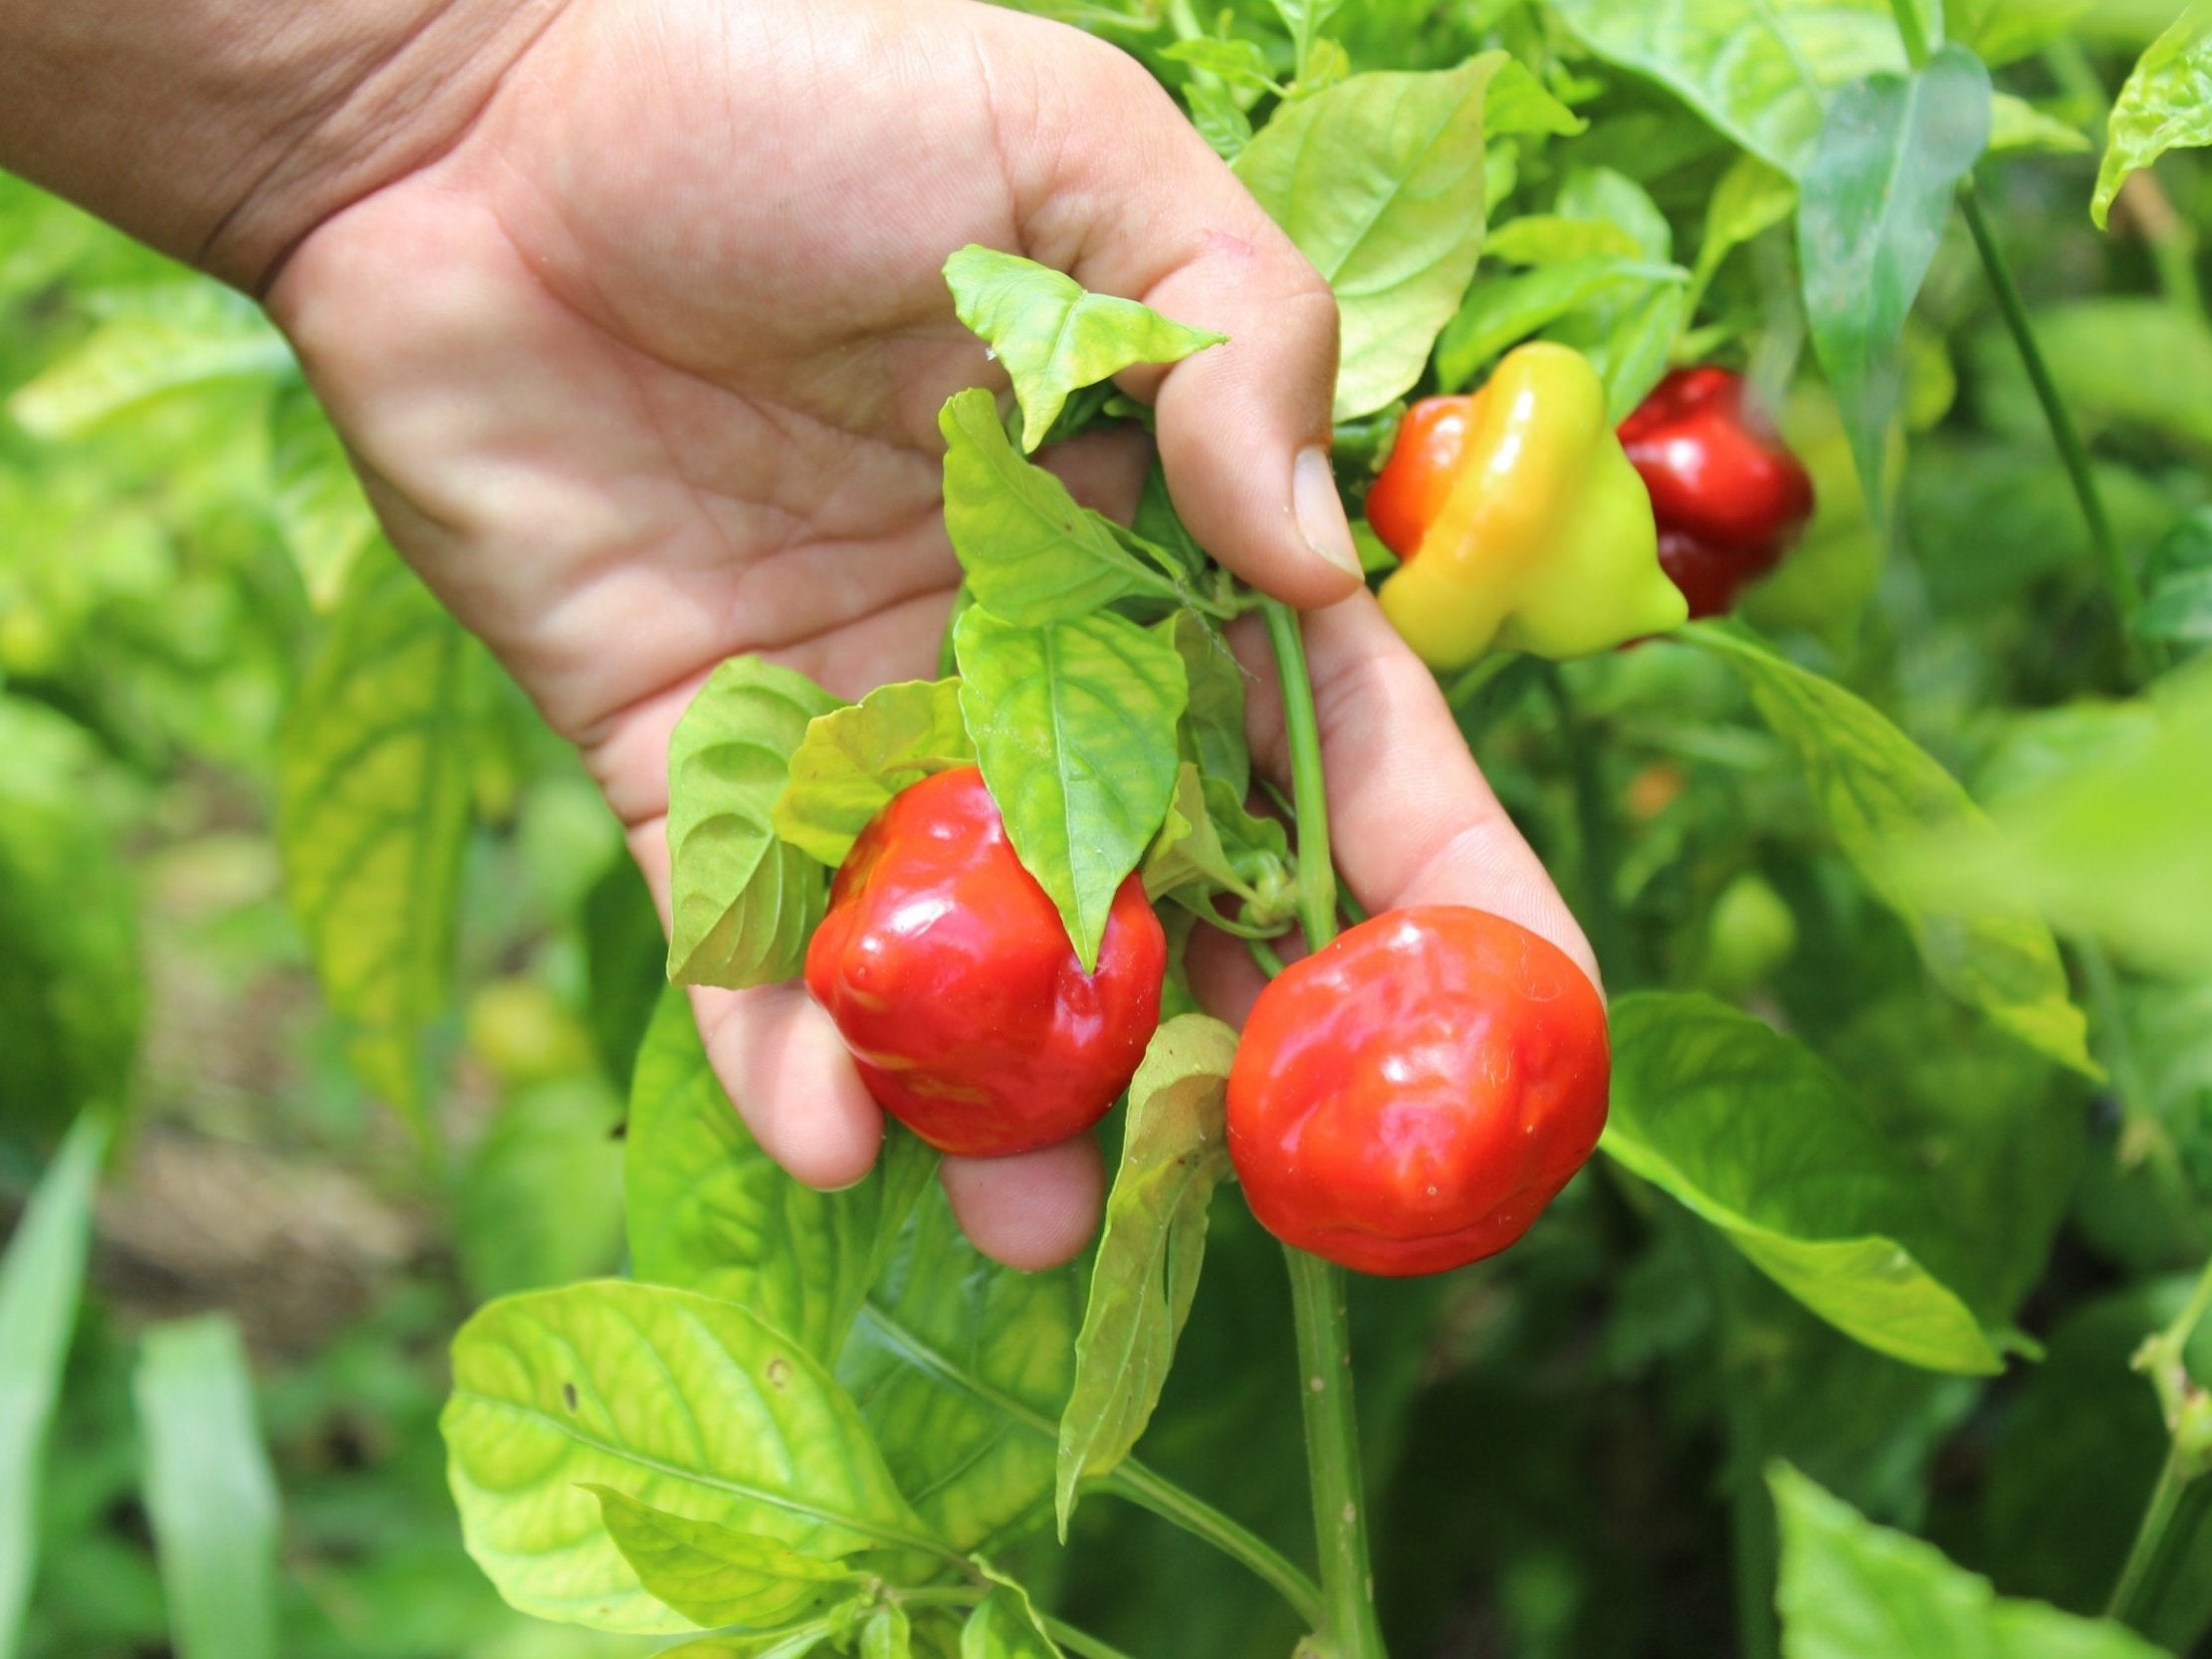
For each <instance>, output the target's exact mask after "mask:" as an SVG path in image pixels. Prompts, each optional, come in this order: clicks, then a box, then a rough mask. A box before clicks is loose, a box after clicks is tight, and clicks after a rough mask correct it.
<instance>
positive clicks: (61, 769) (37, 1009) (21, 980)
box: [0, 693, 145, 1145]
mask: <svg viewBox="0 0 2212 1659" xmlns="http://www.w3.org/2000/svg"><path fill="white" fill-rule="evenodd" d="M0 754H4V755H6V756H7V760H6V763H5V764H0V1054H4V1055H5V1056H6V1057H7V1058H6V1061H5V1063H4V1064H0V1124H4V1125H6V1126H8V1128H9V1129H11V1130H12V1131H14V1132H15V1133H16V1134H18V1135H25V1136H29V1137H30V1138H32V1139H33V1140H35V1141H38V1142H39V1143H41V1144H42V1145H44V1144H49V1143H51V1141H53V1139H54V1138H56V1137H58V1136H59V1135H60V1134H61V1132H62V1130H63V1129H64V1127H65V1126H67V1125H68V1124H69V1122H70V1121H71V1119H72V1118H73V1117H74V1116H75V1115H77V1114H78V1113H79V1112H80V1111H82V1110H83V1109H84V1108H86V1107H87V1106H91V1105H94V1104H96V1103H98V1104H102V1105H105V1106H107V1107H110V1108H120V1107H122V1106H123V1105H124V1104H125V1101H126V1098H127V1096H128V1094H129V1089H130V1077H131V1071H132V1068H133V1064H134V1062H135V1059H136V1056H137V1050H138V1030H139V1023H140V1019H141V1016H142V1014H143V1011H144V1005H145V976H144V974H143V972H142V971H141V969H140V966H139V961H138V894H137V888H136V884H135V883H134V882H133V881H132V879H131V873H130V871H129V869H128V868H127V867H126V866H125V864H124V862H123V856H122V850H121V848H120V847H119V846H118V845H117V839H116V828H117V826H116V825H115V823H113V822H112V821H111V819H112V814H111V813H110V812H109V811H107V810H105V809H104V808H103V807H102V805H101V804H100V795H101V792H102V785H103V783H104V782H105V781H106V780H107V778H108V776H109V770H110V769H109V764H108V762H107V761H106V760H105V759H104V757H103V756H102V755H101V753H100V752H99V748H98V746H97V745H96V743H95V742H94V741H93V739H92V737H91V736H90V734H89V733H88V732H87V731H86V730H85V729H84V727H82V726H78V725H77V724H76V723H75V722H73V721H71V720H69V719H67V718H66V717H64V716H62V715H60V714H57V713H56V712H55V711H53V710H52V709H49V708H47V707H45V706H44V705H43V704H36V703H32V702H29V701H27V700H24V699H19V698H12V697H8V696H6V695H5V694H4V693H0Z"/></svg>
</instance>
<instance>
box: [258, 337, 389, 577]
mask: <svg viewBox="0 0 2212 1659" xmlns="http://www.w3.org/2000/svg"><path fill="white" fill-rule="evenodd" d="M269 475H270V476H269V485H270V495H269V510H270V513H271V514H272V515H273V516H274V517H275V518H276V520H277V527H278V528H279V529H280V530H281V531H282V532H283V534H284V542H285V547H286V549H287V550H288V551H289V552H290V553H291V554H292V562H293V563H294V564H295V565H296V566H298V567H299V571H300V580H301V582H302V583H303V584H304V585H305V586H306V588H307V590H308V601H309V603H310V604H312V605H314V607H315V608H316V609H317V610H319V611H328V610H331V609H332V608H333V607H334V606H335V605H336V604H337V602H338V598H339V596H340V595H341V594H342V593H343V592H344V591H345V578H346V575H347V573H348V572H349V571H351V569H352V568H353V561H354V560H355V559H357V558H359V557H360V556H361V555H362V554H363V553H364V552H366V551H367V549H368V548H369V547H370V546H371V545H373V544H374V542H375V540H376V518H375V515H374V514H372V513H370V512H369V509H368V499H367V497H365V496H363V495H362V494H361V485H360V480H359V479H357V478H355V477H354V476H353V469H352V467H351V465H350V464H349V463H348V462H347V461H346V459H345V447H344V445H342V444H340V443H339V442H338V438H337V434H336V433H335V432H334V431H332V428H331V423H330V421H329V420H328V419H326V418H325V416H324V414H323V406H322V405H321V404H319V403H318V402H316V400H315V394H314V393H313V392H311V391H309V390H308V388H307V383H306V382H305V381H298V380H296V381H293V382H292V383H290V384H288V385H286V386H284V387H283V388H282V389H281V390H279V391H278V393H277V395H276V397H275V398H274V399H272V400H271V402H270V406H269Z"/></svg>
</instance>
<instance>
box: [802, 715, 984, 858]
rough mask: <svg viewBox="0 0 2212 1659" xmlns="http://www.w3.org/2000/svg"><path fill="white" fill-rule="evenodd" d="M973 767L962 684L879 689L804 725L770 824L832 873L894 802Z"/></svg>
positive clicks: (974, 749) (974, 747)
mask: <svg viewBox="0 0 2212 1659" xmlns="http://www.w3.org/2000/svg"><path fill="white" fill-rule="evenodd" d="M975 763H976V745H975V744H974V743H972V742H970V741H969V740H968V728H967V727H966V726H963V725H962V724H961V719H960V682H959V681H957V680H905V681H901V682H899V683H898V684H896V685H891V686H878V687H877V688H876V689H875V690H874V691H872V692H870V693H869V694H868V695H867V696H866V697H864V698H862V699H861V700H860V701H859V702H858V703H857V704H855V705H854V706H853V707H852V708H850V709H837V710H833V711H831V712H830V713H829V714H826V715H818V716H816V717H815V718H814V720H813V721H811V722H810V723H809V724H808V725H807V727H806V736H805V739H804V740H803V741H802V742H801V743H800V744H799V745H798V749H797V752H796V753H794V754H793V755H792V756H791V766H790V776H789V780H788V781H787V782H786V783H785V784H784V786H783V793H782V794H780V795H778V796H777V797H776V801H775V808H774V812H773V813H771V814H770V820H771V822H773V823H774V826H775V833H776V834H777V835H779V836H781V837H782V838H783V839H784V840H785V841H787V842H789V843H790V844H791V845H792V846H794V847H796V848H797V849H798V850H799V851H800V852H802V853H804V854H806V855H807V856H808V857H809V858H813V859H818V860H819V861H820V862H821V863H823V864H826V865H828V866H829V867H830V868H831V869H832V870H834V869H835V868H836V867H837V866H838V865H840V864H842V863H844V861H845V855H846V854H847V853H849V852H851V851H852V844H853V842H854V841H856V840H858V839H859V837H860V832H861V831H862V830H864V829H866V828H867V827H868V824H869V822H870V821H871V820H872V819H873V818H874V817H875V815H876V814H877V813H879V812H881V811H882V810H883V809H884V808H885V807H886V806H888V805H890V804H891V797H892V796H893V795H896V794H897V793H898V792H899V791H900V790H902V789H904V788H906V787H907V786H908V785H909V784H912V783H919V782H921V780H922V779H923V778H925V777H929V776H931V775H933V774H935V773H937V772H947V771H951V770H953V769H954V768H955V767H959V766H973V765H974V764H975Z"/></svg>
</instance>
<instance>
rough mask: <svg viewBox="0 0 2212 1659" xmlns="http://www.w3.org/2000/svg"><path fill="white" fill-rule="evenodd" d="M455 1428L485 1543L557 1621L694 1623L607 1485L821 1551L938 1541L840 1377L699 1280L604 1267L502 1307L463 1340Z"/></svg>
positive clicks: (480, 1559) (471, 1512)
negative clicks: (615, 1509) (605, 1516)
mask: <svg viewBox="0 0 2212 1659" xmlns="http://www.w3.org/2000/svg"><path fill="white" fill-rule="evenodd" d="M440 1426H441V1427H442V1428H443V1430H444V1432H445V1442H446V1451H447V1458H448V1474H449V1478H450V1480H451V1483H452V1487H453V1495H454V1500H455V1502H456V1503H457V1504H458V1505H459V1506H460V1511H461V1529H462V1533H463V1536H464V1538H465V1540H466V1542H467V1544H468V1547H469V1554H470V1555H473V1556H475V1557H476V1561H477V1564H478V1565H479V1566H481V1567H483V1568H484V1570H485V1572H486V1573H487V1574H489V1575H490V1577H491V1579H492V1582H493V1583H494V1584H496V1585H497V1586H498V1587H499V1591H500V1593H501V1594H502V1595H504V1596H505V1597H506V1598H507V1599H508V1601H509V1603H510V1604H512V1605H513V1606H515V1607H517V1608H519V1609H520V1610H522V1611H523V1612H526V1613H534V1614H536V1615H537V1616H538V1617H540V1618H550V1619H563V1620H567V1621H570V1622H572V1623H577V1624H588V1625H591V1626H593V1627H595V1628H597V1629H601V1630H618V1631H635V1632H643V1633H657V1632H677V1631H683V1630H689V1629H691V1628H692V1627H693V1626H692V1621H691V1620H689V1619H687V1618H685V1617H683V1616H681V1615H680V1614H677V1613H674V1612H671V1611H670V1610H669V1609H668V1608H667V1607H666V1606H664V1605H663V1604H662V1603H661V1602H660V1601H658V1600H657V1599H655V1598H654V1597H653V1596H652V1595H650V1594H649V1593H647V1591H646V1590H645V1588H644V1587H643V1585H642V1584H641V1583H640V1582H639V1580H638V1576H637V1573H636V1572H635V1570H634V1569H633V1568H632V1567H631V1566H630V1564H629V1562H628V1561H627V1560H626V1559H625V1558H624V1557H623V1555H622V1553H621V1552H620V1550H618V1549H617V1548H616V1546H615V1543H614V1540H613V1539H612V1538H611V1537H610V1536H609V1535H608V1533H607V1530H606V1528H605V1526H604V1525H603V1524H602V1522H601V1520H600V1515H599V1504H598V1501H597V1500H596V1499H595V1498H593V1497H592V1495H591V1493H590V1492H589V1491H588V1490H586V1486H587V1484H596V1485H601V1486H609V1487H613V1488H615V1489H616V1490H617V1491H621V1492H624V1493H627V1494H628V1495H629V1496H630V1497H632V1498H634V1499H635V1500H636V1501H637V1502H639V1503H642V1504H649V1505H651V1506H652V1507H653V1508H655V1509H660V1510H666V1511H667V1512H669V1513H670V1514H673V1515H679V1516H684V1517H686V1518H688V1519H691V1520H695V1521H711V1522H715V1523H718V1524H720V1525H722V1526H726V1527H732V1528H735V1529H737V1530H739V1531H741V1532H751V1533H760V1534H764V1535H766V1536H768V1537H770V1538H773V1539H776V1540H779V1541H780V1542H782V1543H783V1544H786V1545H788V1546H790V1547H791V1548H792V1549H794V1550H799V1551H803V1552H804V1553H806V1554H808V1555H821V1556H838V1555H851V1554H854V1553H856V1552H859V1551H864V1550H881V1549H885V1548H903V1549H924V1550H927V1549H932V1548H934V1547H933V1546H932V1545H931V1544H930V1541H929V1540H928V1538H927V1537H926V1535H925V1534H924V1533H923V1531H922V1528H921V1527H920V1525H919V1523H918V1522H917V1521H916V1520H915V1517H914V1513H913V1511H912V1510H910V1509H909V1508H908V1507H907V1504H906V1500H905V1499H904V1498H902V1497H901V1496H900V1495H899V1491H898V1488H897V1487H896V1486H895V1485H894V1484H893V1483H892V1480H891V1475H890V1472H889V1471H888V1470H887V1469H886V1468H885V1467H884V1464H883V1459H882V1457H881V1456H880V1455H879V1454H878V1453H877V1451H876V1449H875V1444H874V1441H873V1440H872V1439H871V1437H870V1436H869V1433H868V1428H867V1425H866V1424H865V1423H864V1422H862V1421H861V1419H860V1415H859V1413H858V1412H857V1411H856V1410H855V1409H854V1406H853V1402H852V1401H851V1400H850V1399H849V1398H848V1397H847V1396H846V1395H845V1392H844V1390H843V1389H841V1388H839V1387H838V1386H837V1384H836V1383H835V1382H834V1381H832V1380H831V1379H830V1377H829V1375H828V1373H827V1372H825V1371H824V1370H822V1368H821V1367H820V1366H819V1365H818V1364H817V1363H816V1362H815V1361H814V1359H813V1358H812V1357H811V1356H810V1355H808V1354H807V1353H806V1352H805V1350H804V1349H802V1348H799V1347H798V1346H797V1345H796V1344H794V1343H793V1342H791V1341H790V1339H788V1338H787V1337H784V1336H782V1335H780V1334H779V1333H777V1332H775V1331H774V1330H772V1329H770V1327H768V1326H767V1325H765V1324H763V1323H762V1322H761V1321H759V1320H758V1319H756V1318H754V1316H753V1315H752V1314H750V1313H748V1312H747V1311H746V1310H745V1309H743V1308H738V1307H734V1306H732V1305H731V1304H729V1303H726V1302H718V1301H715V1300H714V1299H712V1298H710V1297H704V1296H698V1295H694V1294H693V1293H691V1292H689V1291H679V1290H671V1289H668V1288H666V1287H665V1286H660V1285H640V1284H633V1283H630V1282H628V1281H624V1280H595V1281H588V1282H586V1283H583V1284H578V1285H569V1286H565V1287H563V1288H562V1289H559V1290H552V1291H533V1292H531V1293H529V1294H528V1295H525V1296H512V1297H508V1298H505V1299H504V1300H502V1301H499V1302H495V1303H493V1304H492V1305H491V1306H489V1307H487V1308H485V1309H483V1310H481V1311H480V1312H479V1313H478V1314H477V1315H476V1316H475V1317H474V1318H473V1319H471V1320H470V1321H469V1322H468V1324H466V1325H465V1326H463V1327H462V1328H461V1332H460V1335H459V1336H457V1337H456V1338H454V1341H453V1394H452V1397H451V1399H449V1400H448V1401H447V1403H446V1408H445V1413H444V1416H443V1417H442V1418H441V1419H440Z"/></svg>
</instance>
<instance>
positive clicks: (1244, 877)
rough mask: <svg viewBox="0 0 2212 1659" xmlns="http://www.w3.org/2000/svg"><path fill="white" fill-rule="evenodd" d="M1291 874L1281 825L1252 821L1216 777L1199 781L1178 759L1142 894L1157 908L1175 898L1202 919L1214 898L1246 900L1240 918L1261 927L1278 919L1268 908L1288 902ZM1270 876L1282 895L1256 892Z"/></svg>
mask: <svg viewBox="0 0 2212 1659" xmlns="http://www.w3.org/2000/svg"><path fill="white" fill-rule="evenodd" d="M1290 870H1291V859H1290V842H1289V838H1288V836H1287V835H1286V834H1285V833H1284V831H1283V827H1282V825H1281V824H1280V823H1279V822H1277V821H1276V820H1274V819H1272V818H1255V817H1253V816H1252V815H1251V814H1250V813H1249V812H1247V811H1245V810H1244V803H1243V801H1242V800H1240V799H1239V798H1238V797H1237V796H1235V795H1234V794H1232V793H1230V791H1229V788H1228V786H1227V785H1226V784H1224V783H1222V782H1221V781H1220V779H1218V778H1216V777H1206V776H1202V775H1201V773H1200V772H1199V769H1198V767H1197V766H1195V765H1194V764H1192V763H1191V762H1190V761H1188V760H1186V761H1184V762H1183V764H1182V766H1181V767H1179V768H1178V769H1177V772H1176V784H1175V799H1174V802H1173V804H1171V805H1170V806H1169V808H1168V821H1167V823H1166V824H1165V825H1164V826H1163V827H1162V829H1161V831H1160V837H1159V839H1158V840H1157V841H1155V842H1154V843H1153V846H1152V850H1151V851H1150V852H1148V853H1147V854H1146V855H1145V862H1144V880H1145V896H1146V897H1147V898H1148V899H1150V900H1152V901H1153V902H1154V903H1155V904H1157V903H1159V902H1160V901H1162V900H1164V899H1169V898H1174V899H1176V900H1178V901H1180V902H1181V903H1183V904H1184V905H1186V906H1187V907H1188V908H1190V909H1191V910H1194V911H1196V912H1198V913H1199V914H1200V915H1202V916H1205V915H1213V914H1216V913H1215V912H1214V909H1213V904H1212V900H1213V896H1214V895H1215V894H1217V893H1233V894H1235V895H1236V896H1237V897H1238V898H1239V899H1241V900H1242V901H1243V902H1244V909H1243V920H1245V921H1246V922H1252V923H1255V924H1264V923H1267V922H1271V921H1274V920H1276V917H1275V915H1274V913H1273V907H1274V906H1275V905H1276V904H1279V903H1281V902H1283V901H1285V900H1287V899H1288V897H1289V893H1288V877H1289V875H1290ZM1269 876H1272V877H1273V878H1274V881H1273V884H1272V885H1273V886H1274V887H1276V888H1280V889H1282V891H1281V892H1279V893H1269V894H1263V893H1262V892H1261V891H1260V887H1259V885H1258V884H1259V883H1260V882H1262V881H1264V880H1265V879H1266V878H1267V877H1269ZM1262 911H1266V912H1267V913H1268V914H1265V915H1262V914H1259V913H1260V912H1262Z"/></svg>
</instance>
